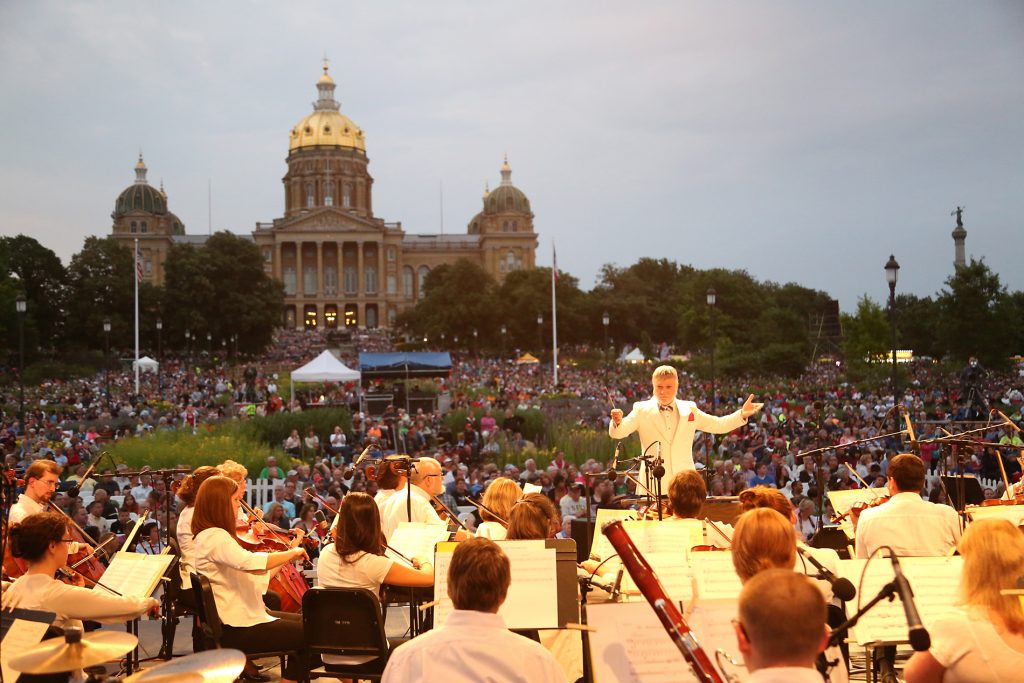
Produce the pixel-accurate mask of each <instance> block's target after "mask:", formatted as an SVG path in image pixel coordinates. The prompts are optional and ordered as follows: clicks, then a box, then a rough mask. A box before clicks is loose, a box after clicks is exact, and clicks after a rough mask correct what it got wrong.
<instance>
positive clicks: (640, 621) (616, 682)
mask: <svg viewBox="0 0 1024 683" xmlns="http://www.w3.org/2000/svg"><path fill="white" fill-rule="evenodd" d="M735 615H736V606H735V603H734V602H729V601H723V602H722V603H721V604H713V605H708V606H705V605H704V604H703V603H702V604H701V606H700V607H698V608H697V609H696V610H695V611H694V613H693V614H692V615H691V616H690V618H689V619H688V623H689V625H690V627H691V628H692V629H693V632H694V636H695V637H696V639H697V641H698V642H699V643H700V645H701V648H702V649H703V650H704V652H705V653H707V655H708V656H709V657H710V658H711V659H712V661H714V659H715V654H714V653H715V650H716V649H717V648H719V647H721V648H723V649H725V650H726V651H727V652H729V653H730V654H731V655H732V656H733V657H738V652H737V650H736V637H735V636H734V635H732V633H733V631H732V626H731V624H730V619H732V618H733V617H734V616H735ZM587 623H588V624H589V625H590V626H591V627H592V628H594V629H596V630H594V631H592V632H591V633H590V647H591V659H592V662H593V665H594V666H593V671H594V681H595V683H675V682H677V681H679V682H683V683H691V682H694V683H695V682H696V681H697V678H696V677H695V676H694V675H693V672H692V671H691V670H690V668H689V666H688V665H687V664H686V660H685V659H684V658H683V655H682V653H681V652H680V651H679V648H678V647H676V645H675V643H673V642H672V639H671V638H670V637H669V635H668V632H667V631H666V630H665V627H664V626H662V625H661V622H660V621H659V620H658V615H657V614H656V613H655V612H654V609H653V608H651V606H650V604H649V603H648V602H647V601H646V600H645V601H644V602H629V603H601V604H593V605H588V606H587ZM730 672H734V673H735V674H736V675H737V676H738V678H739V680H740V681H745V680H747V672H746V669H742V668H741V669H732V668H731V669H730Z"/></svg>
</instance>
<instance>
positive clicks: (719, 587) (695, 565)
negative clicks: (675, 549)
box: [690, 550, 743, 604]
mask: <svg viewBox="0 0 1024 683" xmlns="http://www.w3.org/2000/svg"><path fill="white" fill-rule="evenodd" d="M690 568H691V570H692V571H693V575H694V577H695V578H696V579H697V599H698V600H700V601H701V604H703V601H705V600H723V599H724V600H734V601H735V600H736V599H737V598H738V597H739V595H740V591H741V590H742V589H743V584H742V583H740V577H739V576H737V575H736V569H735V568H734V567H733V566H732V551H731V550H722V551H717V552H709V553H690Z"/></svg>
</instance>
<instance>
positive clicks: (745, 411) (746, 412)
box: [740, 394, 764, 418]
mask: <svg viewBox="0 0 1024 683" xmlns="http://www.w3.org/2000/svg"><path fill="white" fill-rule="evenodd" d="M761 408H764V404H763V403H754V395H753V394H751V395H750V396H747V400H746V401H744V402H743V407H742V408H740V414H741V415H743V417H745V418H747V417H750V416H751V415H756V414H757V413H759V412H761Z"/></svg>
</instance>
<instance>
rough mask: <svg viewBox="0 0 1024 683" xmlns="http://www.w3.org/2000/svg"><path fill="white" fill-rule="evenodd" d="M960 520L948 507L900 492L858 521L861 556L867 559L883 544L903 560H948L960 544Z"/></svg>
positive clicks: (912, 494) (858, 545)
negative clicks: (943, 558)
mask: <svg viewBox="0 0 1024 683" xmlns="http://www.w3.org/2000/svg"><path fill="white" fill-rule="evenodd" d="M960 533H961V532H960V517H959V516H958V515H957V513H956V510H954V509H953V508H951V507H949V506H948V505H938V504H936V503H929V502H928V501H926V500H923V499H922V498H921V496H919V495H918V494H916V493H912V492H908V493H897V494H896V495H894V496H893V497H892V498H891V499H890V500H889V502H887V503H883V504H882V505H879V506H877V507H873V508H868V509H867V510H865V511H864V512H862V513H861V515H860V519H859V520H858V522H857V557H859V558H866V557H868V556H869V555H871V553H872V552H874V551H875V550H877V549H878V548H879V547H881V546H883V545H887V546H889V547H891V548H892V549H893V550H894V551H895V552H896V554H897V555H898V556H900V557H904V556H906V557H944V556H946V555H949V554H950V553H951V552H952V551H953V549H955V548H956V546H957V543H959V542H960Z"/></svg>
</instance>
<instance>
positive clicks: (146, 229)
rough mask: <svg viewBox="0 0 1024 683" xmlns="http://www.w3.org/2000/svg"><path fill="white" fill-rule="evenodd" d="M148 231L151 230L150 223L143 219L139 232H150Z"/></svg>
mask: <svg viewBox="0 0 1024 683" xmlns="http://www.w3.org/2000/svg"><path fill="white" fill-rule="evenodd" d="M148 231H149V225H148V224H147V223H146V221H142V227H141V228H140V229H139V232H148Z"/></svg>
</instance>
